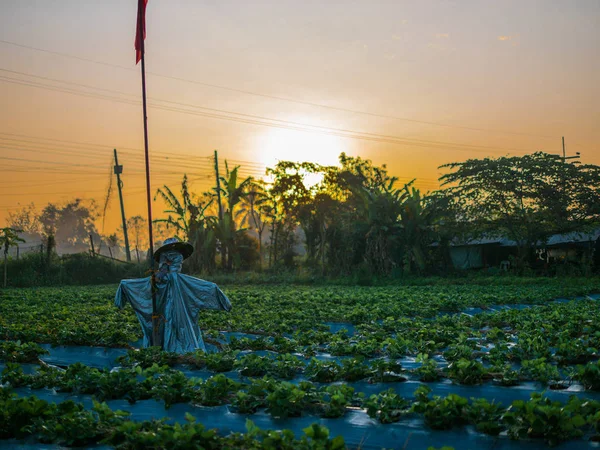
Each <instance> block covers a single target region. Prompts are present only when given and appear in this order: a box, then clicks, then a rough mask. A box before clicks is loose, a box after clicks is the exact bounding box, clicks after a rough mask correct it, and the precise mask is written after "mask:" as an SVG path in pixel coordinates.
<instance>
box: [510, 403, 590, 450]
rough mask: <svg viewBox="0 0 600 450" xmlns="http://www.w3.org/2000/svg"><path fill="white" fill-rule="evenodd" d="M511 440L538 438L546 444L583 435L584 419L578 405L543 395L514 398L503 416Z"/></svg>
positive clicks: (554, 443) (555, 443)
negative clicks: (557, 400)
mask: <svg viewBox="0 0 600 450" xmlns="http://www.w3.org/2000/svg"><path fill="white" fill-rule="evenodd" d="M502 421H503V423H505V424H506V425H507V427H508V434H509V436H510V437H511V438H513V439H523V438H526V437H527V438H540V439H544V440H545V441H546V442H547V443H548V444H549V445H557V444H558V443H560V442H562V441H565V440H568V439H574V438H579V437H581V436H583V430H582V429H583V427H584V426H585V425H586V423H587V421H586V419H585V418H584V417H583V416H582V415H581V414H580V411H578V408H572V407H569V404H567V405H566V406H565V405H563V404H562V403H560V402H553V401H551V400H550V399H549V398H547V397H543V396H542V394H539V393H533V394H531V400H530V401H528V402H524V401H522V400H516V401H514V402H513V403H512V405H511V406H510V407H509V408H508V411H507V412H506V413H504V415H503V416H502Z"/></svg>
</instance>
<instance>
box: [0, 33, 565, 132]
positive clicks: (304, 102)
mask: <svg viewBox="0 0 600 450" xmlns="http://www.w3.org/2000/svg"><path fill="white" fill-rule="evenodd" d="M0 43H3V44H7V45H12V46H15V47H20V48H25V49H28V50H33V51H38V52H43V53H48V54H52V55H56V56H62V57H66V58H71V59H77V60H80V61H85V62H88V63H93V64H99V65H103V66H107V67H113V68H118V69H121V70H127V71H132V70H134V69H132V68H131V67H125V66H120V65H117V64H111V63H107V62H102V61H96V60H93V59H89V58H82V57H79V56H75V55H70V54H67V53H61V52H55V51H51V50H46V49H41V48H37V47H31V46H27V45H23V44H18V43H16V42H11V41H6V40H0ZM147 74H148V75H152V76H155V77H160V78H165V79H170V80H175V81H179V82H185V83H191V84H196V85H199V86H205V87H210V88H214V89H220V90H225V91H229V92H236V93H239V94H246V95H252V96H257V97H262V98H268V99H272V100H279V101H284V102H289V103H296V104H300V105H305V106H312V107H318V108H324V109H329V110H332V111H340V112H346V113H352V114H361V115H366V116H371V117H378V118H383V119H392V120H399V121H403V122H409V123H417V124H422V125H430V126H437V127H444V128H455V129H462V130H470V131H479V132H487V133H498V134H511V135H517V136H529V137H537V138H543V139H557V138H558V136H548V135H538V134H531V133H521V132H515V131H508V130H499V129H492V128H479V127H471V126H462V125H452V124H445V123H440V122H432V121H425V120H417V119H410V118H406V117H398V116H393V115H386V114H379V113H373V112H369V111H361V110H357V109H350V108H342V107H336V106H331V105H326V104H322V103H315V102H308V101H303V100H298V99H293V98H290V97H282V96H277V95H271V94H265V93H260V92H253V91H248V90H244V89H238V88H232V87H229V86H221V85H217V84H212V83H206V82H202V81H197V80H189V79H185V78H181V77H174V76H169V75H164V74H160V73H156V72H147Z"/></svg>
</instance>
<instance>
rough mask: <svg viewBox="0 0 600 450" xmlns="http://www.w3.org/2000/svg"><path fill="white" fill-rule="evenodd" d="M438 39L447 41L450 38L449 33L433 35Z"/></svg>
mask: <svg viewBox="0 0 600 450" xmlns="http://www.w3.org/2000/svg"><path fill="white" fill-rule="evenodd" d="M435 37H436V38H438V39H448V38H449V37H450V33H438V34H436V35H435Z"/></svg>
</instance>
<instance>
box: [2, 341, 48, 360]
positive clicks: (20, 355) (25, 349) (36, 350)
mask: <svg viewBox="0 0 600 450" xmlns="http://www.w3.org/2000/svg"><path fill="white" fill-rule="evenodd" d="M47 354H48V351H47V350H45V349H43V348H42V347H40V346H39V345H37V344H35V343H33V342H24V343H21V341H16V342H13V341H4V342H0V361H6V362H8V363H16V362H18V363H28V362H38V361H39V357H40V356H41V355H47Z"/></svg>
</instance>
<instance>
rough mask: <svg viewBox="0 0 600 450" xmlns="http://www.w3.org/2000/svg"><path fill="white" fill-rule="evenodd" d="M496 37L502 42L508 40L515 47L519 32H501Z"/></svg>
mask: <svg viewBox="0 0 600 450" xmlns="http://www.w3.org/2000/svg"><path fill="white" fill-rule="evenodd" d="M497 39H498V40H499V41H502V42H508V41H510V45H512V46H513V47H517V46H518V45H519V33H514V34H503V35H500V36H498V38H497Z"/></svg>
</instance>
